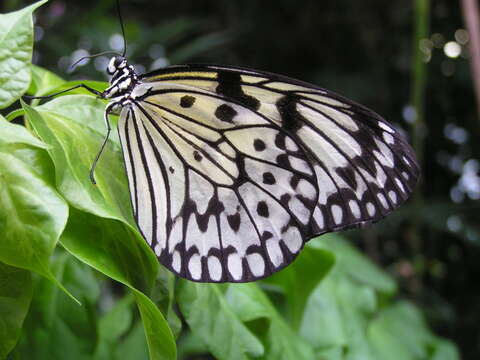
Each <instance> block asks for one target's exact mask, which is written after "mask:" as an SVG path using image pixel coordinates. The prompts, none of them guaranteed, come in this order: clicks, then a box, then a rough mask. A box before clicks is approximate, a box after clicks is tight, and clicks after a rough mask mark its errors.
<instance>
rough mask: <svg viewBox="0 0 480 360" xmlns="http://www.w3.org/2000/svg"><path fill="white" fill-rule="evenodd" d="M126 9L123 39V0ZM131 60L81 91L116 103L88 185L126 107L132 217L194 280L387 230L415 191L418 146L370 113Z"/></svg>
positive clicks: (117, 63)
mask: <svg viewBox="0 0 480 360" xmlns="http://www.w3.org/2000/svg"><path fill="white" fill-rule="evenodd" d="M117 9H118V12H119V16H120V24H121V25H122V33H123V35H124V41H125V33H124V27H123V22H122V20H121V14H120V10H119V2H118V1H117ZM124 45H125V44H124ZM125 53H126V46H124V51H123V54H122V55H118V56H115V57H113V58H112V59H111V60H110V62H109V64H108V67H107V72H108V73H109V74H110V75H112V78H111V80H110V86H109V87H108V88H107V89H106V90H105V91H104V92H98V91H96V90H94V89H92V88H89V87H88V86H86V85H84V84H80V85H77V86H75V87H83V88H85V89H87V90H88V91H90V92H92V93H94V94H96V95H97V96H99V97H101V98H103V99H108V100H110V102H109V103H108V105H107V107H106V109H105V121H106V124H107V130H108V132H107V136H106V138H105V141H104V143H103V145H102V147H101V149H100V152H99V153H98V154H97V157H96V158H95V161H94V162H93V166H92V171H91V178H92V181H94V176H93V171H94V167H95V164H96V163H97V160H98V159H99V156H100V154H101V152H102V150H103V148H104V146H105V144H106V142H107V139H108V135H109V133H110V130H111V129H110V125H109V120H108V115H109V114H111V113H112V112H119V113H120V118H119V121H118V132H119V135H120V141H121V145H122V150H123V156H124V160H125V167H126V172H127V176H128V183H129V189H130V197H131V202H132V207H133V214H134V217H135V220H136V222H137V225H138V227H139V229H140V231H141V233H142V235H143V237H144V238H145V240H146V241H147V243H148V244H149V245H150V247H151V248H152V250H153V251H154V252H155V254H156V256H157V257H158V259H159V261H160V262H161V263H162V264H163V265H164V266H165V267H167V268H168V269H169V270H170V271H172V272H173V273H175V274H177V275H179V276H181V277H183V278H186V279H189V280H193V281H200V282H247V281H254V280H257V279H261V278H264V277H267V276H269V275H271V274H273V273H275V272H277V271H279V270H280V269H282V268H284V267H285V266H287V265H288V264H290V263H291V262H292V261H293V260H294V259H295V257H296V256H297V255H298V254H299V252H300V251H301V249H302V248H303V246H304V244H305V242H306V241H308V240H309V239H311V238H313V237H315V236H318V235H321V234H324V233H326V232H331V231H338V230H344V229H348V228H352V227H358V226H361V225H363V224H368V223H372V222H376V221H378V220H380V219H382V218H384V217H385V216H387V215H388V214H390V213H391V212H392V211H393V210H394V209H396V208H397V207H399V206H400V205H401V204H402V203H403V202H404V201H405V200H407V198H408V197H409V196H410V194H411V192H412V191H413V188H414V186H415V184H416V182H417V179H418V177H419V167H418V165H417V161H416V159H415V154H414V153H413V151H412V148H411V147H410V146H409V144H408V143H407V142H406V140H405V139H404V138H403V136H402V135H401V134H400V133H399V132H398V131H396V130H395V129H394V128H393V127H392V126H391V125H389V124H388V123H387V122H386V121H385V120H383V119H382V118H381V117H380V116H379V115H377V114H376V113H374V112H372V111H371V110H369V109H367V108H365V107H363V106H361V105H358V104H356V103H354V102H352V101H350V100H348V99H345V98H343V97H341V96H339V95H337V94H334V93H332V92H330V91H328V90H325V89H322V88H319V87H317V86H314V85H311V84H308V83H305V82H301V81H298V80H294V79H291V78H288V77H285V76H282V75H277V74H272V73H268V72H263V71H256V70H250V69H244V68H237V67H229V66H217V65H181V66H172V67H167V68H164V69H160V70H157V71H153V72H151V73H148V74H144V75H137V74H136V73H135V71H134V69H133V67H132V66H130V65H129V64H128V63H127V60H126V59H125ZM97 55H101V54H97ZM97 55H93V56H97ZM93 56H89V57H93ZM75 87H74V88H75ZM70 90H72V89H68V90H65V91H62V93H63V92H66V91H70ZM57 94H59V93H57ZM57 94H52V95H50V96H54V95H57ZM50 96H48V97H50Z"/></svg>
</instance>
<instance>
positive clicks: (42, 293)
mask: <svg viewBox="0 0 480 360" xmlns="http://www.w3.org/2000/svg"><path fill="white" fill-rule="evenodd" d="M52 271H53V272H54V274H55V276H56V278H58V279H59V281H61V282H62V283H63V284H64V285H65V287H66V288H67V289H68V291H70V292H71V293H73V294H75V296H76V297H78V298H79V299H81V302H82V306H79V305H78V304H76V303H75V302H73V301H71V299H69V298H68V297H67V296H65V295H64V294H63V293H62V292H60V291H59V289H58V288H57V287H56V286H54V285H53V284H52V283H51V282H49V281H46V280H45V279H43V278H41V277H37V278H36V281H35V287H34V298H33V301H32V306H31V310H30V312H29V314H28V317H27V319H26V321H25V325H24V329H23V336H22V341H21V342H20V344H19V346H18V349H17V350H18V351H19V352H20V354H22V358H25V359H31V360H42V359H73V360H77V359H78V360H86V359H90V358H91V355H92V354H93V351H94V349H95V345H96V338H97V336H96V333H97V324H96V316H95V304H96V302H97V300H98V298H99V295H100V289H99V287H98V284H97V282H96V280H95V277H94V276H93V273H92V270H91V269H90V268H89V267H88V266H86V265H84V264H82V263H80V262H78V261H77V260H76V259H75V258H73V257H72V256H71V255H69V254H68V253H66V252H65V251H60V250H59V251H57V252H56V253H55V256H54V258H53V260H52Z"/></svg>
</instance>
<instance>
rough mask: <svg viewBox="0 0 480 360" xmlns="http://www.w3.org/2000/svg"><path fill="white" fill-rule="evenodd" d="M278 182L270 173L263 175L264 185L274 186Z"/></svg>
mask: <svg viewBox="0 0 480 360" xmlns="http://www.w3.org/2000/svg"><path fill="white" fill-rule="evenodd" d="M276 182H277V181H276V180H275V176H273V174H272V173H271V172H269V171H267V172H264V173H263V183H264V184H267V185H273V184H275V183H276Z"/></svg>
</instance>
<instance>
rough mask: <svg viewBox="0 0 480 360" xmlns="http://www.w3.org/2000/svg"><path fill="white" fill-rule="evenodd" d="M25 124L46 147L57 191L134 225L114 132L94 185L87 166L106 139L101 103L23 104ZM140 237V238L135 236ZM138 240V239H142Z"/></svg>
mask: <svg viewBox="0 0 480 360" xmlns="http://www.w3.org/2000/svg"><path fill="white" fill-rule="evenodd" d="M23 107H24V109H25V112H26V116H27V119H28V121H30V123H31V124H32V126H33V128H34V130H35V132H36V133H37V134H38V135H39V137H40V138H41V139H42V140H43V141H44V142H45V143H47V144H48V145H50V147H49V149H48V152H49V154H50V156H51V158H52V160H53V163H54V164H55V173H56V179H57V188H58V189H59V191H60V192H61V193H62V195H63V196H64V197H65V198H66V199H67V201H68V202H69V203H70V204H72V205H73V206H75V207H76V208H78V209H81V210H83V211H86V212H89V213H92V214H95V215H98V216H101V217H105V218H111V219H118V220H121V221H124V222H125V223H127V224H131V225H132V227H134V225H133V224H134V221H133V216H132V210H131V206H130V198H129V192H128V186H127V181H126V175H125V170H124V166H123V158H122V154H121V149H120V144H119V140H118V136H117V133H116V131H112V134H111V138H110V141H109V142H108V145H107V147H106V148H105V151H104V152H103V154H102V157H101V158H100V161H99V162H98V164H97V168H96V171H95V179H96V181H97V184H96V185H93V184H92V183H91V181H90V178H89V173H90V167H91V165H92V163H93V160H94V158H95V156H96V154H97V153H98V151H99V149H100V146H101V144H102V142H103V139H104V137H105V135H106V129H105V124H104V121H103V111H104V103H103V102H102V101H100V100H98V99H95V98H94V97H92V96H84V95H71V96H63V97H60V98H56V99H54V100H52V101H50V102H48V103H46V104H45V105H41V106H38V107H35V108H32V107H30V106H28V105H26V104H23ZM139 238H140V236H139ZM142 241H143V240H142Z"/></svg>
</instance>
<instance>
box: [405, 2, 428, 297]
mask: <svg viewBox="0 0 480 360" xmlns="http://www.w3.org/2000/svg"><path fill="white" fill-rule="evenodd" d="M429 20H430V0H414V34H413V64H412V65H413V67H412V75H411V76H412V88H411V99H410V103H411V104H412V106H413V108H414V109H415V114H416V117H415V122H414V124H413V129H412V145H413V149H414V150H415V153H416V155H417V160H418V164H419V166H420V169H422V167H423V166H422V165H423V162H424V139H425V134H426V121H425V93H426V84H427V69H426V67H427V64H426V62H425V54H424V53H423V52H422V50H421V48H420V41H421V40H422V39H426V38H428V36H429V22H430V21H429ZM423 202H424V200H423V196H422V188H421V184H419V186H418V187H417V191H416V193H415V195H414V198H413V212H412V217H411V221H412V227H411V232H410V233H409V234H407V236H408V241H409V246H410V250H411V252H412V260H413V263H414V264H415V263H418V262H422V257H421V256H420V252H421V248H422V243H421V237H420V227H421V220H420V219H421V216H420V211H422V208H423ZM418 275H420V274H417V276H414V277H413V278H412V281H411V290H412V292H413V293H418V291H419V290H420V288H421V282H420V278H419V276H418Z"/></svg>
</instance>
